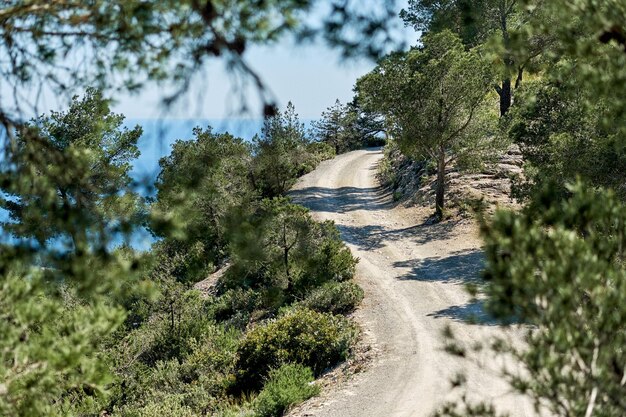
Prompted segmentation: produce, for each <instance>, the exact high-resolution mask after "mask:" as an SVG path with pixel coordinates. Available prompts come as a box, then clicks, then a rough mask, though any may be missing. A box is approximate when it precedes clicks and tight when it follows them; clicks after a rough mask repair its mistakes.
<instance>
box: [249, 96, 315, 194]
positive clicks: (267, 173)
mask: <svg viewBox="0 0 626 417" xmlns="http://www.w3.org/2000/svg"><path fill="white" fill-rule="evenodd" d="M309 142H310V141H309V138H308V137H307V135H306V131H305V128H304V124H303V123H302V122H301V121H300V119H299V118H298V114H297V113H296V108H295V106H294V105H293V103H291V102H289V103H288V104H287V108H286V109H285V111H284V112H282V113H279V114H277V115H276V116H273V117H270V118H267V119H266V120H265V123H264V124H263V129H262V131H261V134H260V135H256V136H255V137H254V138H253V139H252V146H253V153H254V160H253V164H252V178H253V183H254V185H255V188H257V189H258V190H260V191H261V194H262V195H263V196H264V197H276V196H280V195H283V194H284V193H286V192H287V191H288V190H289V188H290V187H291V186H292V185H293V184H294V182H295V181H296V179H297V178H298V177H299V176H300V175H302V174H304V173H306V172H308V171H309V170H311V169H312V168H313V163H312V160H311V157H312V155H311V154H310V153H309V152H307V145H308V144H309Z"/></svg>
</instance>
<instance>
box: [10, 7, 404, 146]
mask: <svg viewBox="0 0 626 417" xmlns="http://www.w3.org/2000/svg"><path fill="white" fill-rule="evenodd" d="M319 3H320V1H319V0H304V1H302V0H278V1H271V2H265V1H261V2H250V1H247V0H236V1H229V2H222V1H210V0H182V1H180V0H158V1H157V0H148V1H143V0H113V1H109V0H95V1H92V2H84V1H80V0H66V1H53V2H50V1H48V0H28V1H27V0H8V1H5V2H3V7H2V10H1V11H0V39H1V41H0V55H1V56H5V57H11V58H10V59H8V60H7V65H5V66H3V67H2V68H1V69H0V82H1V83H2V84H3V88H6V90H3V91H15V94H3V97H2V98H3V100H2V102H0V123H2V124H3V125H4V126H5V128H6V129H7V131H8V134H12V130H13V126H16V125H19V124H21V118H22V116H23V111H24V109H25V107H28V106H29V104H30V105H31V107H33V108H36V107H37V104H38V100H37V99H35V100H34V102H32V103H29V102H28V101H27V100H24V96H23V95H20V94H18V92H19V90H20V88H22V87H28V86H30V85H33V84H34V85H35V86H36V87H35V91H36V88H38V86H41V87H43V88H44V89H49V90H52V92H53V93H55V94H56V95H57V96H58V97H66V96H67V95H68V94H74V92H75V91H76V90H77V89H80V88H84V87H87V86H97V87H99V88H101V89H103V90H105V89H107V90H108V88H112V89H114V90H117V89H124V90H131V91H136V90H138V89H141V88H143V87H145V85H146V84H147V82H148V81H157V82H161V81H173V83H174V85H173V86H174V91H173V93H172V94H171V95H169V96H167V97H164V103H165V104H170V103H172V102H173V101H174V100H176V98H177V97H179V96H180V94H181V93H183V92H185V91H187V90H188V89H189V85H190V81H191V78H192V77H193V75H194V74H196V73H198V72H199V71H200V70H201V69H202V68H203V67H204V66H205V64H206V63H207V61H210V60H212V59H215V60H216V61H225V62H228V63H229V65H230V68H232V70H233V71H234V73H235V74H238V75H241V76H243V77H245V78H249V79H251V80H252V81H253V82H254V84H255V86H256V87H257V92H258V95H259V99H260V101H261V102H262V104H263V105H264V106H263V108H264V112H265V114H266V115H271V114H274V113H275V103H274V99H273V96H272V95H271V94H270V92H269V90H268V88H267V87H266V85H265V82H264V81H263V79H262V78H261V77H260V76H259V75H258V74H257V73H256V71H255V70H254V69H253V68H252V67H251V66H250V65H249V64H248V62H247V61H246V60H245V59H244V52H245V51H246V50H247V49H249V47H251V46H252V45H266V44H271V43H273V42H275V41H276V40H278V39H280V38H281V37H284V36H286V35H287V34H292V35H295V38H296V39H298V40H301V41H303V40H307V39H311V38H315V37H322V38H324V39H325V40H326V41H327V42H328V43H329V44H330V45H332V46H335V47H337V48H340V49H341V50H342V51H343V52H344V54H345V55H346V56H354V55H355V54H359V55H370V56H374V57H377V56H380V55H382V54H383V51H384V50H385V49H386V48H388V47H389V46H391V45H397V44H398V42H397V41H395V40H394V38H393V37H392V36H391V35H390V32H391V31H390V22H391V21H392V19H391V18H392V17H393V16H394V15H395V10H394V8H393V5H394V1H393V0H385V2H384V3H383V4H382V5H381V7H378V8H376V9H375V10H376V11H377V13H372V10H367V11H365V12H364V13H363V12H361V10H360V9H361V8H360V7H359V2H357V1H351V0H333V1H332V2H331V5H332V7H330V8H328V12H327V13H324V14H323V15H321V19H316V21H315V22H312V21H310V19H308V16H307V14H308V13H309V12H311V10H313V9H314V8H315V6H316V5H318V4H319ZM368 12H369V13H368ZM320 20H321V22H320ZM320 23H321V24H320ZM355 34H356V35H357V38H356V39H358V40H359V41H358V42H355ZM359 35H361V36H359ZM246 109H247V103H245V102H244V103H242V109H241V110H246Z"/></svg>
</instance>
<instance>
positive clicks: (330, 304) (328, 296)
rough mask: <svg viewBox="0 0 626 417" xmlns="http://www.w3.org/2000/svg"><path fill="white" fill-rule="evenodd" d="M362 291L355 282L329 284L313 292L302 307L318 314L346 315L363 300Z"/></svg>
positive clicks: (303, 302)
mask: <svg viewBox="0 0 626 417" xmlns="http://www.w3.org/2000/svg"><path fill="white" fill-rule="evenodd" d="M363 295H364V294H363V289H361V287H359V285H358V284H356V283H355V282H350V281H348V282H329V283H327V284H324V285H323V286H321V287H319V288H317V289H315V290H313V291H312V292H311V293H310V294H309V295H308V296H307V297H306V298H305V299H304V300H303V301H302V302H300V303H299V304H301V305H302V306H304V307H306V308H309V309H311V310H315V311H318V312H328V313H333V314H348V313H350V312H352V311H354V309H355V308H356V306H357V305H359V303H360V302H361V300H363Z"/></svg>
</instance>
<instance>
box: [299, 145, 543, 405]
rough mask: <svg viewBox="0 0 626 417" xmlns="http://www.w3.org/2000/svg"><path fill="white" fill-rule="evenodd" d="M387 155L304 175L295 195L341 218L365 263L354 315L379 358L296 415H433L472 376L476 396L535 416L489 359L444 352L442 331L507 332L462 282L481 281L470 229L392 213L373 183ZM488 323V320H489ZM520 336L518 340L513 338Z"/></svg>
mask: <svg viewBox="0 0 626 417" xmlns="http://www.w3.org/2000/svg"><path fill="white" fill-rule="evenodd" d="M381 157H382V151H381V150H380V149H373V150H360V151H354V152H350V153H347V154H344V155H340V156H339V157H337V158H335V159H333V160H331V161H325V162H323V163H322V164H321V165H320V166H319V167H318V169H316V170H315V171H314V172H312V173H310V174H308V175H306V176H304V177H303V178H301V180H300V181H299V182H298V184H297V185H296V186H295V188H294V191H293V192H292V196H293V198H294V200H296V201H297V202H299V203H301V204H303V205H305V206H307V207H309V208H310V209H311V210H312V211H313V213H314V215H315V216H316V218H318V219H319V220H334V221H335V222H336V224H337V226H338V228H339V230H340V231H341V234H342V238H343V239H344V241H345V242H346V243H347V244H348V246H349V247H350V249H351V250H352V251H353V253H354V255H355V256H357V257H358V258H360V262H359V264H358V268H357V273H358V278H357V280H358V282H359V284H361V286H362V287H363V288H364V290H365V292H366V297H365V300H364V302H363V305H362V307H361V308H360V309H359V311H357V313H356V320H357V321H359V323H360V324H361V326H362V327H363V329H364V332H365V338H366V341H367V342H369V343H371V344H372V346H373V347H374V348H375V349H377V350H378V352H379V353H378V355H377V356H376V359H375V360H374V361H373V363H372V364H371V365H370V366H369V368H368V369H367V370H366V371H365V372H362V373H360V374H357V375H356V376H355V377H354V378H352V379H351V380H350V381H348V382H347V383H343V384H341V385H340V386H338V387H336V388H335V389H331V390H328V391H327V392H325V393H323V394H322V396H321V397H319V398H317V399H313V400H311V401H309V403H307V404H305V406H304V407H303V408H302V409H301V410H299V411H298V414H299V415H306V416H319V417H405V416H407V417H408V416H428V415H430V414H431V413H432V412H433V411H435V410H436V408H437V407H438V406H439V405H440V404H441V403H442V402H443V401H445V400H447V399H453V398H455V397H456V395H458V394H455V393H454V392H451V385H450V382H449V380H450V378H451V377H453V376H454V375H455V374H456V373H458V372H459V371H460V370H464V371H465V372H466V373H467V375H468V385H467V386H468V391H469V397H470V398H482V399H491V400H493V401H494V402H495V403H496V405H497V406H498V408H499V409H501V410H506V411H510V412H511V413H512V415H516V416H530V415H532V413H531V408H530V407H529V406H528V404H527V403H526V402H525V401H524V400H523V399H519V398H516V397H513V396H512V395H511V394H508V393H507V387H506V385H505V384H504V383H502V381H500V380H499V379H498V378H497V373H498V370H499V369H500V367H501V366H502V364H501V363H499V362H498V361H496V360H495V358H492V357H489V356H488V355H483V357H481V358H479V360H478V363H473V364H469V363H467V361H463V362H460V361H458V360H456V359H454V358H453V357H451V356H450V355H449V354H447V353H445V352H444V351H443V350H442V346H443V344H444V339H443V337H442V335H441V333H442V331H443V329H444V327H445V326H446V325H450V326H451V328H452V329H453V331H454V333H455V334H456V336H457V337H458V338H459V339H460V340H463V341H466V342H468V341H470V342H473V341H484V340H485V338H486V337H487V336H489V335H492V334H494V333H498V334H504V330H502V329H501V328H499V327H498V326H495V325H494V323H492V322H489V321H488V320H483V321H482V322H481V324H470V321H471V320H469V318H470V317H472V316H474V315H475V316H477V317H478V318H481V317H482V316H481V311H482V310H481V306H480V303H476V302H474V303H472V302H471V301H470V299H469V296H468V295H467V294H466V292H465V289H464V285H463V284H464V283H467V282H469V281H471V280H475V279H478V274H479V271H480V269H481V263H482V254H481V251H480V249H479V240H478V238H477V236H476V233H475V231H474V227H472V225H471V224H469V223H461V224H452V223H442V224H437V225H426V224H424V223H423V222H424V220H425V217H424V211H423V210H422V211H421V212H420V211H419V210H416V209H404V208H394V207H393V206H392V204H391V199H390V197H389V196H388V195H386V194H385V193H383V192H382V190H381V189H380V188H379V186H378V185H377V181H376V178H375V173H376V167H377V163H378V161H379V160H380V158H381ZM482 318H484V317H482ZM513 337H514V336H513Z"/></svg>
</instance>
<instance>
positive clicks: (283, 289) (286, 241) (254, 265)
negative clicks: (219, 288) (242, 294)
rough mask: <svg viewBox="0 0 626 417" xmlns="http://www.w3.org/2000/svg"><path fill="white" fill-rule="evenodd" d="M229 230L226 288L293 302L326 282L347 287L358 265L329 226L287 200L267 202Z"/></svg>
mask: <svg viewBox="0 0 626 417" xmlns="http://www.w3.org/2000/svg"><path fill="white" fill-rule="evenodd" d="M237 226H238V227H233V228H232V230H231V235H230V236H231V240H230V241H231V251H232V252H231V254H232V266H231V268H230V269H229V270H228V271H227V278H226V280H227V286H229V287H232V288H235V287H243V288H246V287H247V288H254V289H261V290H263V291H265V292H266V293H268V294H269V293H271V294H274V296H275V297H276V298H277V300H278V302H280V303H283V302H284V301H285V299H287V300H290V301H292V300H293V299H294V298H298V297H301V296H302V295H304V294H306V293H307V292H308V291H310V290H311V289H312V288H315V287H318V286H320V285H322V284H323V283H325V282H328V281H346V280H348V279H350V278H351V277H352V275H353V274H354V267H355V264H356V260H355V259H354V258H353V257H352V255H351V254H350V251H349V250H348V249H347V248H346V247H345V245H344V244H343V242H342V241H341V238H340V237H339V233H338V232H337V230H336V228H335V227H334V225H333V224H332V223H330V222H326V223H316V222H315V221H314V220H313V218H312V217H311V215H310V214H309V213H308V210H307V209H305V208H304V207H302V206H298V205H295V204H291V203H289V201H288V200H286V199H285V198H275V199H271V200H268V199H265V200H263V201H261V203H260V205H259V208H258V210H256V212H255V213H254V214H252V215H251V216H249V217H248V218H247V219H244V221H242V222H239V223H238V225H237Z"/></svg>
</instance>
